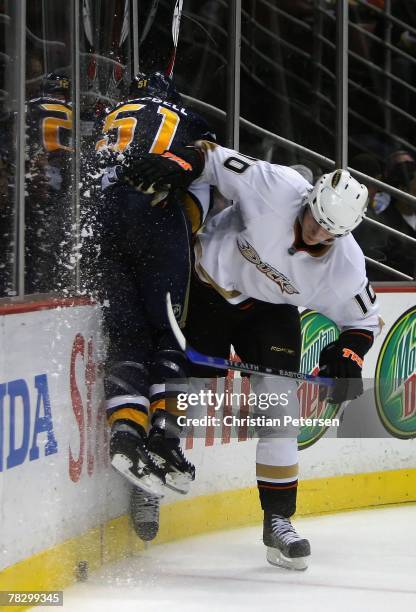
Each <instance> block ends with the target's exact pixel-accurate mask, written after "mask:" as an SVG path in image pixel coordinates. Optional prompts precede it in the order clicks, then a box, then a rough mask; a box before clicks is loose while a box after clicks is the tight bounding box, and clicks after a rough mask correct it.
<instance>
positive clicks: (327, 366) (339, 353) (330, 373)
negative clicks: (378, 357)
mask: <svg viewBox="0 0 416 612" xmlns="http://www.w3.org/2000/svg"><path fill="white" fill-rule="evenodd" d="M372 344H373V334H372V332H369V331H367V330H365V329H363V330H361V329H349V330H348V331H345V332H343V333H342V334H341V335H340V337H339V338H338V340H336V341H335V342H331V343H330V344H328V345H327V346H325V347H324V348H323V349H322V351H321V354H320V356H319V376H327V377H329V378H335V379H336V380H335V385H334V386H333V387H332V388H328V387H321V388H320V390H319V398H320V399H321V400H323V399H328V400H330V401H331V402H333V403H334V404H340V403H341V402H345V401H346V400H352V399H355V398H356V397H359V396H360V395H361V394H362V393H363V381H362V368H363V360H364V356H365V354H366V353H367V351H369V350H370V348H371V346H372Z"/></svg>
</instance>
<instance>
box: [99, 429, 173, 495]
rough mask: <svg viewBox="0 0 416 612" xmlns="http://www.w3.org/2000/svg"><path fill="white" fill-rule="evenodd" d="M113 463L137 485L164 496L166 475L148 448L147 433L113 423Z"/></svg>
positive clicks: (111, 439)
mask: <svg viewBox="0 0 416 612" xmlns="http://www.w3.org/2000/svg"><path fill="white" fill-rule="evenodd" d="M110 457H111V465H112V466H113V467H114V468H115V469H116V470H117V471H118V472H120V473H121V474H123V476H125V477H126V478H127V479H128V480H129V481H130V482H131V483H132V484H134V485H135V486H136V487H140V488H141V489H143V490H144V491H146V492H147V493H151V494H152V495H156V496H158V497H162V496H163V493H164V485H165V476H164V472H163V470H161V469H160V467H159V466H158V465H157V464H156V463H155V462H154V460H153V459H152V457H151V455H150V454H149V451H148V449H147V441H146V435H145V434H144V433H142V434H141V433H139V432H138V431H137V430H136V429H135V428H133V427H131V426H130V425H128V424H125V423H116V424H114V425H113V429H112V431H111V438H110Z"/></svg>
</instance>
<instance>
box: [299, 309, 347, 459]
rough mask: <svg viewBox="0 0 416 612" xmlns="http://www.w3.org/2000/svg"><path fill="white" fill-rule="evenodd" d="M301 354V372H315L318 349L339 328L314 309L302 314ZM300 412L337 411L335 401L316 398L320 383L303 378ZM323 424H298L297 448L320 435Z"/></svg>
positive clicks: (328, 413) (315, 414)
mask: <svg viewBox="0 0 416 612" xmlns="http://www.w3.org/2000/svg"><path fill="white" fill-rule="evenodd" d="M300 321H301V328H302V354H301V365H300V371H301V372H303V373H304V374H317V373H318V371H319V355H320V353H321V350H322V349H323V348H324V346H326V345H327V344H329V343H330V342H333V341H334V340H336V339H337V338H338V336H339V329H338V327H337V326H336V325H335V323H334V322H333V321H331V320H330V319H328V318H327V317H324V315H321V314H319V312H316V311H315V310H305V311H304V312H302V314H301V317H300ZM298 399H299V404H300V416H301V417H305V418H322V419H331V418H333V417H335V415H336V413H337V411H338V405H337V404H329V403H327V402H321V401H319V387H318V385H312V384H310V383H306V382H303V383H301V384H300V385H299V388H298ZM326 429H327V428H326V427H319V426H315V427H307V426H304V427H301V428H300V433H299V436H298V446H299V448H300V449H302V448H307V447H308V446H311V445H312V444H314V443H315V442H316V441H317V440H319V438H321V437H322V436H323V435H324V433H325V431H326Z"/></svg>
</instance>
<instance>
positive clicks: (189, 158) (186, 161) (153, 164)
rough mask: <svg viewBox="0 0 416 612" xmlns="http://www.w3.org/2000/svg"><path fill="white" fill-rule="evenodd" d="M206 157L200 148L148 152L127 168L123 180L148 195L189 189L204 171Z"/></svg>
mask: <svg viewBox="0 0 416 612" xmlns="http://www.w3.org/2000/svg"><path fill="white" fill-rule="evenodd" d="M204 163H205V160H204V154H203V152H202V151H201V150H200V149H198V148H196V147H177V148H175V149H173V150H171V151H165V152H164V153H163V154H162V155H155V154H154V153H147V154H146V155H142V156H141V157H140V158H139V159H137V160H132V161H131V162H130V163H127V164H126V166H125V167H123V179H122V180H124V181H125V182H127V183H128V184H130V185H132V186H134V187H136V189H139V190H140V191H143V192H145V193H154V192H155V191H161V190H162V191H163V190H166V189H178V188H182V189H186V188H187V187H188V186H189V185H190V183H192V181H193V180H195V179H196V178H198V176H199V175H200V174H201V172H202V170H203V169H204Z"/></svg>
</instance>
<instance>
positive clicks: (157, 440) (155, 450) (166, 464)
mask: <svg viewBox="0 0 416 612" xmlns="http://www.w3.org/2000/svg"><path fill="white" fill-rule="evenodd" d="M180 431H181V430H180V427H179V426H178V424H177V422H176V417H174V416H173V415H171V414H169V413H168V412H166V411H165V410H156V412H155V413H154V415H153V418H152V428H151V430H150V432H149V442H148V448H149V452H150V453H151V455H152V458H153V459H154V461H155V462H156V463H157V465H158V466H159V467H160V468H162V469H163V470H164V473H165V482H166V486H167V487H169V488H170V489H172V490H173V491H176V492H177V493H182V494H183V495H184V494H186V493H188V491H189V487H190V484H191V482H192V481H193V480H195V466H194V465H193V464H192V463H190V461H188V460H187V459H186V458H185V456H184V454H183V451H182V448H181V446H180V439H179V434H180Z"/></svg>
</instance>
